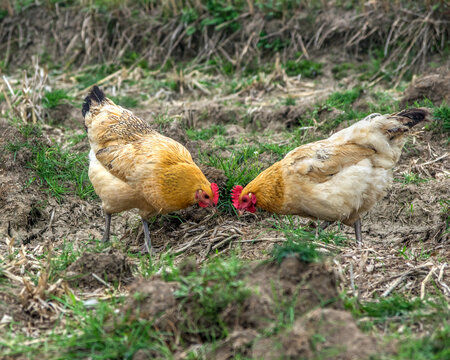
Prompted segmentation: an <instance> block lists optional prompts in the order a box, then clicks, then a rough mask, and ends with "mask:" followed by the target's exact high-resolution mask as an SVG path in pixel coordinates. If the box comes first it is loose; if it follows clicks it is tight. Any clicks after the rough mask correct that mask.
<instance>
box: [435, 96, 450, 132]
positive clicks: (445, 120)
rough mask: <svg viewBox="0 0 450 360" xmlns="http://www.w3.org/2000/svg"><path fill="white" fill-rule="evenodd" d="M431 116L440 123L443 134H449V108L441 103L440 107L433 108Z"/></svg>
mask: <svg viewBox="0 0 450 360" xmlns="http://www.w3.org/2000/svg"><path fill="white" fill-rule="evenodd" d="M433 116H434V118H435V119H436V120H438V121H439V122H441V123H442V129H443V130H444V131H445V132H450V106H448V105H446V104H444V103H443V104H441V106H439V107H435V108H434V111H433Z"/></svg>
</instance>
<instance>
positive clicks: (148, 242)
mask: <svg viewBox="0 0 450 360" xmlns="http://www.w3.org/2000/svg"><path fill="white" fill-rule="evenodd" d="M142 225H143V227H144V244H145V245H144V248H143V249H142V253H144V254H151V250H152V241H151V240H150V230H149V229H148V222H147V220H144V219H142Z"/></svg>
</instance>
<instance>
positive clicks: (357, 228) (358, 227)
mask: <svg viewBox="0 0 450 360" xmlns="http://www.w3.org/2000/svg"><path fill="white" fill-rule="evenodd" d="M353 227H354V228H355V235H356V242H357V243H358V245H359V246H361V244H362V232H361V219H358V220H356V222H355V223H354V224H353Z"/></svg>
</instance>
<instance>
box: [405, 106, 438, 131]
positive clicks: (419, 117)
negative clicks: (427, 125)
mask: <svg viewBox="0 0 450 360" xmlns="http://www.w3.org/2000/svg"><path fill="white" fill-rule="evenodd" d="M429 115H430V112H429V111H428V110H426V109H423V108H416V109H407V110H403V111H400V112H399V113H398V114H397V116H400V117H403V118H407V119H409V120H406V119H405V120H406V121H404V122H403V121H402V123H403V125H405V126H408V127H409V128H412V127H413V126H414V125H416V124H418V123H420V122H421V121H424V120H426V118H427V117H428V116H429Z"/></svg>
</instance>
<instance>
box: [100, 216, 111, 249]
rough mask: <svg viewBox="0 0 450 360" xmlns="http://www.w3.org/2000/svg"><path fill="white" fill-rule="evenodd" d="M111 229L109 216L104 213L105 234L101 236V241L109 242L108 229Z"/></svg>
mask: <svg viewBox="0 0 450 360" xmlns="http://www.w3.org/2000/svg"><path fill="white" fill-rule="evenodd" d="M110 227H111V214H107V213H105V233H104V234H103V238H102V241H103V242H108V241H109V229H110Z"/></svg>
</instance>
